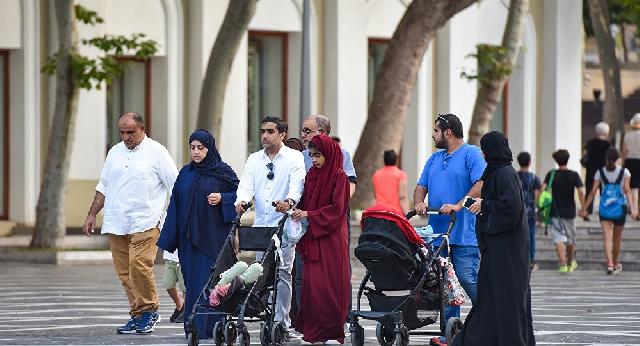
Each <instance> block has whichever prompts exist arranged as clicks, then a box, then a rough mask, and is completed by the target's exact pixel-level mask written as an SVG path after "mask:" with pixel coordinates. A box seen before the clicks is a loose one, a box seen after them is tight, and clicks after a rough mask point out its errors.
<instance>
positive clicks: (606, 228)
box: [580, 148, 638, 274]
mask: <svg viewBox="0 0 640 346" xmlns="http://www.w3.org/2000/svg"><path fill="white" fill-rule="evenodd" d="M618 156H619V155H618V150H616V148H609V149H607V152H606V156H605V157H606V165H605V167H601V168H600V169H599V170H598V171H596V174H595V177H594V179H595V180H594V184H593V187H592V189H591V191H590V192H589V196H588V197H587V204H588V203H589V202H592V201H593V198H594V197H595V195H596V192H597V191H598V189H600V190H601V196H603V195H602V192H603V191H604V190H605V189H606V188H608V185H609V184H615V186H612V187H613V188H614V189H615V193H614V195H617V197H618V198H622V199H624V197H625V196H626V201H622V202H624V205H623V206H622V211H621V213H620V215H619V216H618V217H617V218H611V217H607V216H606V215H603V212H604V211H605V209H606V208H607V207H606V206H604V204H606V203H616V201H608V200H601V202H600V205H601V206H602V207H601V210H600V225H601V227H602V242H603V244H604V254H605V257H606V259H607V274H614V273H619V272H620V271H622V264H621V263H620V261H619V259H620V250H621V249H622V231H624V224H625V222H626V219H627V205H628V203H626V202H627V201H630V200H631V198H632V197H631V187H630V185H631V172H629V170H628V169H626V168H623V167H621V166H618V165H617V164H616V163H617V161H618ZM609 197H615V196H609ZM580 213H581V214H582V215H584V214H586V213H587V211H586V210H584V209H583V210H581V212H580ZM637 215H638V206H637V205H634V204H631V216H632V217H633V218H635V217H636V216H637Z"/></svg>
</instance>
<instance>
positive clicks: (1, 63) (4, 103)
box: [0, 50, 9, 220]
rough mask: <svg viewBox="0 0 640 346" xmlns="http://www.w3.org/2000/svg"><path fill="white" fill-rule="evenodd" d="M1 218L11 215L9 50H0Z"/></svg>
mask: <svg viewBox="0 0 640 346" xmlns="http://www.w3.org/2000/svg"><path fill="white" fill-rule="evenodd" d="M0 156H1V157H0V219H2V220H6V219H7V218H8V217H9V52H8V51H2V50H0Z"/></svg>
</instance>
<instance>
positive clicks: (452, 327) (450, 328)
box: [444, 317, 464, 342]
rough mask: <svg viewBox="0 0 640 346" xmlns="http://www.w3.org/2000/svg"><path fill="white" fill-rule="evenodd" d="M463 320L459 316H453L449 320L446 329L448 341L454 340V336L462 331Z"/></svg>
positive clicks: (445, 333)
mask: <svg viewBox="0 0 640 346" xmlns="http://www.w3.org/2000/svg"><path fill="white" fill-rule="evenodd" d="M463 325H464V323H462V320H461V319H459V318H457V317H451V318H450V319H449V320H448V321H447V326H446V327H445V329H444V336H445V337H446V338H447V341H448V342H450V340H453V338H454V337H455V336H456V335H458V333H460V331H461V330H462V326H463Z"/></svg>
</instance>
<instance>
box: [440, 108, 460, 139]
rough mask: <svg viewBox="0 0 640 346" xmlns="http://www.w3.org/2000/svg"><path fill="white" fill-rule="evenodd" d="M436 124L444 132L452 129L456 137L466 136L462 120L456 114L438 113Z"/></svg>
mask: <svg viewBox="0 0 640 346" xmlns="http://www.w3.org/2000/svg"><path fill="white" fill-rule="evenodd" d="M435 124H436V126H438V128H439V129H440V131H442V132H444V131H445V130H451V133H453V135H454V136H455V137H456V138H464V133H463V130H462V122H461V121H460V118H458V116H457V115H455V114H451V113H449V114H438V117H437V118H436V121H435Z"/></svg>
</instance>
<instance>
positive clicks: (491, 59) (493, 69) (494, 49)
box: [460, 44, 513, 84]
mask: <svg viewBox="0 0 640 346" xmlns="http://www.w3.org/2000/svg"><path fill="white" fill-rule="evenodd" d="M476 47H477V48H476V49H477V50H476V53H475V54H469V55H467V58H474V59H476V61H477V62H478V71H477V72H476V74H471V73H467V72H466V71H462V72H461V73H460V77H462V78H465V79H468V80H474V79H477V80H478V82H480V83H481V84H488V83H490V82H493V81H496V80H499V79H503V78H505V77H508V76H510V75H511V72H513V65H512V64H511V63H509V62H507V61H506V56H507V53H508V49H507V48H506V47H503V46H495V45H490V44H479V45H477V46H476Z"/></svg>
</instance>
